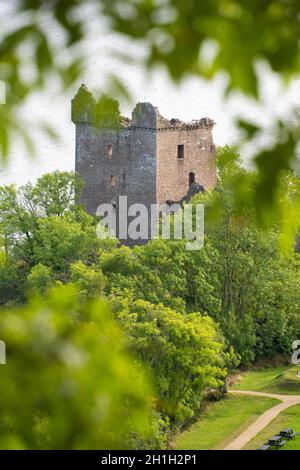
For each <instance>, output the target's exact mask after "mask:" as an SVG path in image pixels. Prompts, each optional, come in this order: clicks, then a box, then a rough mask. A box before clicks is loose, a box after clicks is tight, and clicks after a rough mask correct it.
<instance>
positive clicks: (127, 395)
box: [0, 287, 163, 449]
mask: <svg viewBox="0 0 300 470" xmlns="http://www.w3.org/2000/svg"><path fill="white" fill-rule="evenodd" d="M0 337H1V338H2V340H4V341H5V342H6V345H7V364H6V365H5V367H3V368H2V369H1V384H2V387H1V390H2V392H1V403H0V410H1V411H0V415H1V418H0V429H1V433H0V434H1V436H0V447H1V448H2V449H125V448H135V449H136V448H139V447H140V446H142V447H147V448H149V447H150V448H151V446H152V447H154V448H160V446H161V445H163V439H161V435H160V429H159V424H158V421H157V420H155V419H154V411H153V399H154V394H153V390H152V388H151V386H150V385H149V380H148V378H147V376H146V374H145V372H144V370H143V368H142V366H141V365H140V364H138V362H137V361H136V360H135V361H133V360H132V359H131V358H130V356H129V355H128V353H127V352H126V351H125V350H124V346H123V337H122V334H121V332H120V330H119V328H117V326H116V325H115V323H114V322H113V321H112V319H111V317H110V314H109V312H108V310H107V307H105V305H104V304H103V303H101V302H99V301H93V302H90V303H88V304H82V305H81V306H80V304H79V303H78V299H77V297H76V291H75V290H74V289H73V288H71V287H68V288H66V287H64V288H62V287H61V288H59V289H56V290H54V291H51V292H50V293H49V295H48V297H47V298H44V299H43V300H41V299H36V300H34V301H32V302H30V303H29V304H28V305H27V306H26V307H24V308H21V309H20V308H18V309H16V308H15V309H6V310H4V311H1V315H0Z"/></svg>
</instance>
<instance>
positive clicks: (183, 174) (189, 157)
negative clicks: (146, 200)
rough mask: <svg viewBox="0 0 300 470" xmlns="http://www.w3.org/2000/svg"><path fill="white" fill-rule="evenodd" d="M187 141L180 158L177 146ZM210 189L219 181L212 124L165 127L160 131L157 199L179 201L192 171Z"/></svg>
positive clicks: (159, 200) (198, 181)
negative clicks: (192, 127)
mask: <svg viewBox="0 0 300 470" xmlns="http://www.w3.org/2000/svg"><path fill="white" fill-rule="evenodd" d="M178 145H184V158H183V159H179V158H178V155H177V146H178ZM190 172H193V173H194V174H195V182H196V183H199V184H201V185H202V186H204V187H205V188H207V189H212V188H214V186H215V185H216V182H217V177H216V163H215V149H214V145H213V138H212V128H211V127H207V128H205V127H199V128H195V129H188V130H187V129H180V128H179V129H174V130H173V129H172V130H169V129H162V130H159V131H158V133H157V202H158V203H162V202H164V201H166V200H172V201H179V200H180V199H181V198H182V197H183V196H184V195H185V194H186V193H187V191H188V188H189V173H190Z"/></svg>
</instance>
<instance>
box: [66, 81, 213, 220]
mask: <svg viewBox="0 0 300 470" xmlns="http://www.w3.org/2000/svg"><path fill="white" fill-rule="evenodd" d="M106 100H107V99H106ZM106 103H107V101H106ZM108 104H109V105H110V102H108ZM111 104H112V105H113V106H112V107H113V109H115V108H116V102H113V100H112V103H111ZM97 106H98V104H97V102H96V101H95V100H94V98H93V96H92V95H91V93H90V92H89V91H88V90H87V88H86V87H85V86H82V87H81V88H80V89H79V91H78V93H77V95H76V97H75V98H74V99H73V101H72V120H73V122H74V123H75V124H76V164H75V169H76V171H77V172H78V173H79V174H80V175H81V177H82V178H83V179H84V182H85V187H84V190H83V197H82V202H83V205H84V207H85V209H86V210H87V211H88V212H89V213H90V214H92V215H95V214H96V210H97V207H98V206H99V205H100V204H103V203H113V204H115V205H116V210H117V212H118V197H119V196H123V195H126V196H127V197H128V205H132V204H136V203H137V204H144V205H146V207H147V208H148V209H150V206H151V204H154V203H164V202H166V201H180V200H181V199H182V198H183V197H184V196H185V195H186V194H187V192H188V189H189V174H190V173H191V172H193V173H194V174H195V183H198V184H199V185H202V186H204V187H205V188H209V189H212V188H213V187H214V186H215V184H216V179H217V177H216V165H215V149H214V144H213V137H212V128H213V125H214V123H213V121H212V120H210V119H208V118H203V119H200V120H199V121H193V122H192V123H184V122H181V121H179V120H178V119H172V120H170V121H169V120H168V119H165V118H164V117H163V116H161V115H160V114H159V111H158V109H157V108H154V107H153V106H152V104H150V103H138V104H137V105H136V107H135V109H134V110H133V112H132V119H128V118H123V117H122V116H119V115H118V111H117V108H116V110H115V114H116V119H115V120H114V122H116V125H115V127H114V128H110V129H106V128H104V127H103V122H104V123H105V120H103V116H100V118H101V119H100V120H101V122H102V125H100V124H99V121H97V109H98V108H97ZM118 116H119V117H118ZM118 123H119V124H118ZM104 125H105V124H104ZM178 145H184V158H183V159H179V158H178V150H177V149H178ZM149 213H150V210H149ZM149 228H150V223H149Z"/></svg>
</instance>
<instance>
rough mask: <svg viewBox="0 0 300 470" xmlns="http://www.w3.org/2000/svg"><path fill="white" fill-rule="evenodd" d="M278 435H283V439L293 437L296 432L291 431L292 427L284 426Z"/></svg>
mask: <svg viewBox="0 0 300 470" xmlns="http://www.w3.org/2000/svg"><path fill="white" fill-rule="evenodd" d="M279 434H280V436H281V437H284V438H285V439H293V438H294V437H295V436H296V435H297V433H296V432H294V431H293V429H292V428H285V429H283V430H282V431H280V433H279Z"/></svg>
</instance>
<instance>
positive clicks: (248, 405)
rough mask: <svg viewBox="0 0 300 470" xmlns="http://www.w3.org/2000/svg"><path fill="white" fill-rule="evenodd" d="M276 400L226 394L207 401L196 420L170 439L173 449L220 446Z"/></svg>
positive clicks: (213, 447)
mask: <svg viewBox="0 0 300 470" xmlns="http://www.w3.org/2000/svg"><path fill="white" fill-rule="evenodd" d="M277 403H278V402H277V400H273V399H270V398H264V397H263V398H262V397H259V398H257V397H251V396H238V395H230V396H227V397H225V398H224V399H222V400H220V401H218V402H215V403H212V404H210V405H209V406H208V407H207V409H206V410H205V411H204V412H203V413H202V415H201V417H200V418H199V420H198V421H197V422H196V423H194V424H193V425H192V426H191V427H190V428H189V429H188V430H186V431H184V432H183V433H181V434H180V435H178V436H177V438H176V439H175V440H174V442H173V447H174V448H175V449H178V450H179V449H181V450H190V449H194V450H195V449H200V450H208V449H223V448H224V447H225V446H226V445H227V444H228V443H229V442H231V441H232V440H233V439H235V438H236V437H237V436H238V435H239V434H240V433H241V432H242V431H244V430H245V429H246V428H247V427H248V426H249V425H250V424H251V423H252V422H253V421H255V420H256V419H257V418H258V417H259V416H260V415H261V414H262V413H264V411H266V410H267V409H269V408H271V407H272V406H274V405H276V404H277Z"/></svg>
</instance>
